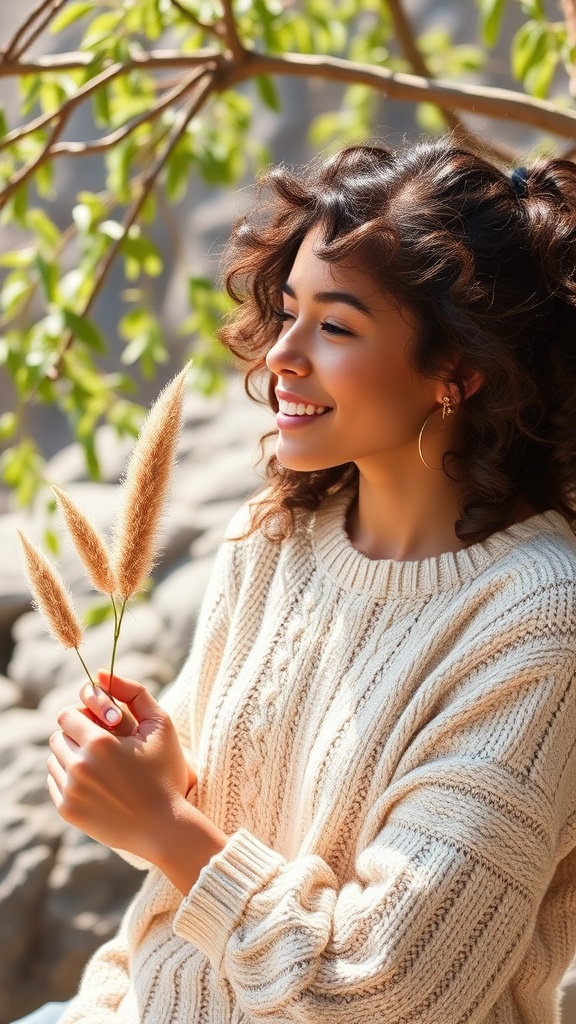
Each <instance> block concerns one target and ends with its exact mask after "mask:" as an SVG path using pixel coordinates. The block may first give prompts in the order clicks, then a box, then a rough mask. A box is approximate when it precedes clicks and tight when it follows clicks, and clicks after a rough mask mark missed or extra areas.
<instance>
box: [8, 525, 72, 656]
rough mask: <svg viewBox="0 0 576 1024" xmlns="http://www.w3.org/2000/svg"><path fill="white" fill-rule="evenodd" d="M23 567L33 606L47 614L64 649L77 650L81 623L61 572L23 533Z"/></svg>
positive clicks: (52, 632)
mask: <svg viewBox="0 0 576 1024" xmlns="http://www.w3.org/2000/svg"><path fill="white" fill-rule="evenodd" d="M18 536H19V537H20V541H21V543H22V548H23V551H24V566H25V569H26V575H27V576H28V582H29V584H30V589H31V591H32V597H33V600H34V606H35V607H36V608H37V609H38V611H40V612H42V614H43V615H44V617H45V619H46V621H47V623H48V627H49V630H50V633H51V634H52V636H53V637H54V638H55V639H56V640H57V641H58V643H60V644H62V646H63V647H74V648H75V649H76V650H77V649H78V647H79V646H80V643H81V642H82V633H83V629H82V623H81V622H80V619H79V618H78V614H77V612H76V609H75V608H74V605H73V603H72V597H71V595H70V593H69V591H68V590H67V588H66V585H65V583H64V580H63V579H62V577H61V575H60V573H59V572H58V570H57V569H55V568H54V566H53V565H52V564H51V563H50V562H49V561H48V559H47V558H46V556H45V555H44V554H43V553H42V552H41V551H40V549H39V548H37V547H36V545H35V544H33V543H32V541H31V540H30V538H29V537H27V536H26V534H25V533H22V531H21V530H18Z"/></svg>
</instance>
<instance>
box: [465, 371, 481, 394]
mask: <svg viewBox="0 0 576 1024" xmlns="http://www.w3.org/2000/svg"><path fill="white" fill-rule="evenodd" d="M462 384H463V385H464V394H463V396H462V397H463V399H464V401H466V399H467V398H471V397H472V395H475V394H476V392H477V391H480V388H481V387H482V386H483V384H484V374H483V373H480V370H468V371H466V372H465V373H463V374H462Z"/></svg>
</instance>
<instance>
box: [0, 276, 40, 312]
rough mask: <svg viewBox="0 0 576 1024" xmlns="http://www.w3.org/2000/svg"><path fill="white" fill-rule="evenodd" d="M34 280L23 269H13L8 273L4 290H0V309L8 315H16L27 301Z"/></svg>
mask: <svg viewBox="0 0 576 1024" xmlns="http://www.w3.org/2000/svg"><path fill="white" fill-rule="evenodd" d="M33 288H34V282H33V281H32V280H31V279H30V276H29V275H28V274H26V273H25V272H24V271H23V270H13V271H12V272H11V273H10V274H8V276H7V278H6V280H5V281H4V284H3V286H2V291H0V309H1V310H2V312H3V313H7V314H8V316H11V317H13V316H15V315H16V314H17V313H18V311H19V310H20V309H21V308H22V306H23V304H24V303H25V302H26V299H27V298H28V296H29V294H30V292H31V291H32V289H33Z"/></svg>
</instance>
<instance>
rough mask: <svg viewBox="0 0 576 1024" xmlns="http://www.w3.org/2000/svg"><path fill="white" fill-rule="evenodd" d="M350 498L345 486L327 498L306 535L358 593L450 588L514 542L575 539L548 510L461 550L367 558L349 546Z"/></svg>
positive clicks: (320, 558)
mask: <svg viewBox="0 0 576 1024" xmlns="http://www.w3.org/2000/svg"><path fill="white" fill-rule="evenodd" d="M353 498H354V495H351V494H350V492H349V491H347V492H343V493H340V494H336V495H333V496H332V497H330V498H329V499H327V500H326V501H325V502H324V504H323V505H322V506H321V508H320V509H319V510H318V511H317V512H316V513H315V515H314V517H313V520H312V523H311V539H312V544H313V547H314V550H315V553H316V558H317V562H318V564H319V565H322V566H323V568H324V570H325V571H326V572H327V573H328V575H329V576H331V578H332V579H333V580H334V581H335V582H337V583H339V584H340V585H342V586H343V587H345V588H347V589H348V590H352V591H355V592H358V593H363V594H366V593H367V592H372V593H374V594H379V595H382V596H383V595H384V594H386V595H390V596H391V595H394V594H396V595H398V596H411V595H412V596H414V595H420V596H422V595H423V594H425V593H428V594H431V593H436V592H440V591H446V590H451V589H453V588H456V587H461V586H463V585H465V584H467V583H470V582H471V581H472V580H473V579H475V578H476V577H477V576H479V575H480V574H481V573H483V572H485V571H486V570H488V569H490V567H491V566H493V565H496V563H498V562H500V561H501V560H502V559H503V558H506V557H507V556H508V555H509V554H510V553H511V552H512V550H513V548H514V547H519V546H523V545H525V544H526V543H527V542H528V543H530V542H533V541H534V540H535V539H536V538H538V537H539V536H540V537H542V536H547V537H551V536H554V535H555V536H556V537H561V538H563V540H564V542H566V541H567V540H568V543H569V544H571V546H572V547H574V544H575V539H574V535H573V533H572V531H571V529H570V527H569V525H568V523H567V522H566V520H565V519H564V517H563V516H561V515H560V513H558V512H555V511H552V510H550V511H547V512H541V513H538V514H537V515H534V516H531V517H530V518H529V519H525V520H524V521H523V522H520V523H514V524H513V525H512V526H509V527H508V528H507V529H505V530H499V531H497V532H496V533H493V534H492V535H491V536H490V537H488V539H487V540H485V541H481V542H479V543H477V544H471V545H470V546H469V547H467V548H463V549H462V550H461V551H456V552H451V551H448V552H445V553H443V554H441V555H438V556H434V557H431V558H425V559H422V560H421V561H414V562H396V561H393V560H392V559H371V558H368V557H367V556H366V555H364V554H362V553H361V552H360V551H357V550H356V548H354V547H353V546H352V544H351V543H350V539H349V537H348V534H347V532H346V518H347V515H348V510H349V508H350V505H351V504H352V501H353Z"/></svg>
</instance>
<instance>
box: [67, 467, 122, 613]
mask: <svg viewBox="0 0 576 1024" xmlns="http://www.w3.org/2000/svg"><path fill="white" fill-rule="evenodd" d="M52 491H53V493H54V494H55V496H56V500H57V502H58V507H59V509H60V512H61V513H62V517H63V519H64V522H65V523H66V526H67V528H68V532H69V533H70V536H71V538H72V540H73V542H74V546H75V548H76V551H77V552H78V555H79V557H80V559H81V561H82V564H83V565H84V568H85V569H86V572H87V574H88V579H89V580H90V582H91V584H92V586H93V587H94V589H95V590H98V591H100V593H101V594H113V593H114V591H115V589H116V583H115V579H114V573H113V572H112V566H111V564H110V556H109V554H108V550H107V548H106V544H105V543H104V540H103V538H102V537H101V536H100V534H99V533H98V530H97V529H96V527H95V526H94V524H93V523H92V522H91V521H90V519H89V518H88V516H87V515H86V514H85V513H84V512H83V511H82V509H80V508H79V507H78V506H77V505H76V504H75V503H74V502H73V501H72V498H70V496H69V495H68V494H66V492H65V491H61V490H60V488H59V487H54V486H53V487H52Z"/></svg>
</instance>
